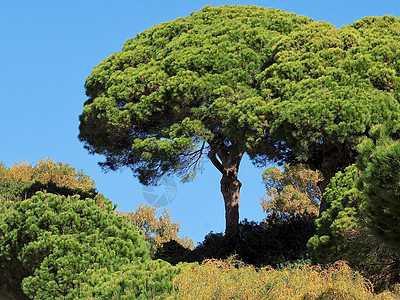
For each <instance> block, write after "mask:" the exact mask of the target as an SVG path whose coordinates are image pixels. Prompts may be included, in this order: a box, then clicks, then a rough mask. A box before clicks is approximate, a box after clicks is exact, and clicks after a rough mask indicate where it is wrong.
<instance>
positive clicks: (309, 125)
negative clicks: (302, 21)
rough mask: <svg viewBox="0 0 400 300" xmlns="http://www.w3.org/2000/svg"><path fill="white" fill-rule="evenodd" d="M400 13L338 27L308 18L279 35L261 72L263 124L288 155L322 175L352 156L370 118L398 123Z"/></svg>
mask: <svg viewBox="0 0 400 300" xmlns="http://www.w3.org/2000/svg"><path fill="white" fill-rule="evenodd" d="M399 35H400V19H399V18H394V17H392V16H385V17H368V18H364V19H362V20H360V21H357V22H355V23H354V24H353V25H349V26H344V27H343V28H341V29H336V28H335V27H334V26H333V25H331V24H329V23H325V22H315V23H310V24H308V25H307V26H305V27H304V28H303V30H302V31H296V32H292V33H291V34H289V35H288V36H287V37H285V38H282V39H281V40H280V41H279V42H278V43H277V45H276V47H275V48H274V57H273V64H272V65H271V66H269V67H268V68H266V69H265V71H263V72H262V73H261V74H260V75H259V76H258V77H257V80H258V82H259V83H260V89H261V90H262V92H261V93H262V94H263V95H264V96H265V97H267V98H268V99H270V101H269V102H268V106H267V108H266V110H265V111H266V114H267V115H268V121H269V126H268V129H269V131H270V133H271V134H272V135H274V136H275V138H276V139H278V140H280V141H282V143H281V147H282V148H281V150H282V151H281V154H282V155H283V156H284V159H285V160H286V161H289V162H299V161H300V162H304V163H307V164H308V165H310V166H311V167H312V168H315V169H319V170H321V172H322V173H323V175H324V177H325V182H324V183H323V185H322V186H321V187H322V190H324V188H325V186H326V185H327V184H328V182H329V180H330V178H331V177H332V176H333V175H334V174H335V173H336V172H337V171H338V170H343V169H344V168H345V167H346V166H348V165H350V164H351V163H353V162H354V160H355V156H356V154H357V152H356V146H357V144H358V143H359V142H360V141H361V139H362V137H363V136H365V135H367V134H368V131H369V129H370V128H371V127H372V126H373V125H374V124H379V123H385V124H387V128H388V129H389V130H390V131H391V132H393V131H396V130H398V129H399V117H400V114H399V112H400V108H399V100H400V98H399V95H400V94H399V93H400V80H399V77H398V73H399V72H400V36H399Z"/></svg>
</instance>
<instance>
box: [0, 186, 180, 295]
mask: <svg viewBox="0 0 400 300" xmlns="http://www.w3.org/2000/svg"><path fill="white" fill-rule="evenodd" d="M0 201H1V202H0V270H1V271H0V284H1V286H6V287H8V288H9V289H10V290H11V291H18V290H20V287H22V290H23V292H24V293H25V294H27V295H28V296H29V297H30V298H34V299H73V298H74V297H77V296H79V295H80V293H81V291H82V286H84V287H85V288H86V290H90V289H92V290H93V289H94V286H97V284H98V283H99V282H101V281H104V282H105V284H107V285H110V284H111V285H112V284H116V286H120V288H119V290H121V285H122V291H125V290H124V288H125V286H124V282H125V281H126V280H128V279H126V280H125V279H124V280H122V283H121V282H118V283H115V282H114V283H113V282H108V281H107V278H109V277H110V278H115V277H116V275H113V274H114V273H115V274H117V273H118V274H119V276H121V272H123V271H122V270H126V272H128V271H129V272H130V273H134V274H136V279H135V280H137V281H135V282H132V285H129V291H130V292H132V293H134V295H142V294H143V295H142V297H143V296H144V295H152V293H153V291H152V290H153V288H151V284H150V283H149V282H148V280H150V281H151V278H150V279H149V278H148V273H149V271H151V269H152V268H158V269H160V270H159V271H157V274H158V275H155V277H154V278H158V279H154V280H153V281H158V280H159V279H160V278H164V277H163V276H165V278H166V279H165V280H164V281H162V283H161V285H162V286H163V284H164V283H165V284H166V285H165V289H166V290H169V289H171V287H170V285H171V284H172V283H171V274H173V272H174V271H172V269H171V270H170V271H167V270H164V269H163V268H164V266H166V267H168V266H167V265H166V264H165V263H164V264H163V263H161V262H160V263H157V262H154V263H153V265H146V264H147V263H150V254H149V244H148V243H147V242H145V240H144V237H143V235H141V234H140V233H139V232H138V230H137V229H136V227H135V226H133V225H131V224H129V222H127V220H126V218H125V217H122V216H118V215H117V213H116V211H115V205H114V204H113V203H112V202H111V201H109V200H107V199H105V198H104V196H102V195H97V196H96V198H95V199H90V198H86V199H79V196H73V197H65V196H59V195H54V194H49V193H42V192H38V193H37V194H36V195H34V196H33V197H32V198H28V199H26V200H22V201H21V200H20V201H11V200H7V199H1V200H0ZM129 265H132V266H129ZM123 268H125V269H123ZM161 269H162V270H161ZM98 271H99V272H100V275H101V276H100V275H93V274H97V272H98ZM171 272H172V273H171ZM103 275H104V278H103ZM146 278H147V279H146ZM168 278H169V279H168ZM132 280H133V279H132ZM146 280H147V281H146ZM160 280H161V279H160ZM128 281H129V280H128ZM146 284H150V286H148V288H146ZM152 284H153V283H152ZM126 288H127V290H128V287H126ZM111 290H113V289H111ZM115 291H116V292H117V291H118V289H116V290H115ZM103 292H104V293H105V294H104V295H109V294H110V293H112V292H111V291H110V290H108V291H107V290H106V289H104V291H103ZM155 292H156V295H159V294H160V293H163V292H164V290H162V287H160V284H159V285H158V286H157V288H156V291H155ZM93 293H94V295H97V294H98V293H100V292H99V291H98V292H93ZM100 294H101V293H100ZM101 295H103V294H101Z"/></svg>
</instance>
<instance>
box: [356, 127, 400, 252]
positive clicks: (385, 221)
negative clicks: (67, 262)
mask: <svg viewBox="0 0 400 300" xmlns="http://www.w3.org/2000/svg"><path fill="white" fill-rule="evenodd" d="M371 131H372V138H371V139H368V140H365V141H364V142H363V143H362V144H361V145H360V147H359V150H360V156H359V159H358V162H357V166H358V168H359V169H360V170H361V178H360V183H359V188H360V189H361V190H362V191H363V193H364V195H365V202H364V205H363V209H364V211H365V213H366V221H367V226H368V228H369V229H370V230H371V232H372V233H373V234H374V235H375V236H376V237H378V238H379V239H380V240H381V241H383V242H384V243H385V244H387V245H388V246H389V247H390V248H391V249H392V250H393V251H394V252H395V253H396V254H397V255H400V241H399V236H400V201H399V200H400V141H399V139H398V137H397V139H396V140H393V139H391V138H390V137H389V135H388V133H387V131H386V129H385V128H384V127H383V126H376V127H374V128H373V129H372V130H371Z"/></svg>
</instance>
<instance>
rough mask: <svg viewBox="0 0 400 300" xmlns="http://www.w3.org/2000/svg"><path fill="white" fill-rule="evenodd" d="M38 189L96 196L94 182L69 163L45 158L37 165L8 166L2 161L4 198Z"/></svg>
mask: <svg viewBox="0 0 400 300" xmlns="http://www.w3.org/2000/svg"><path fill="white" fill-rule="evenodd" d="M38 190H47V191H49V192H54V193H59V194H65V193H66V194H68V195H71V196H72V195H74V194H78V193H79V194H81V195H82V196H92V197H93V196H94V195H95V186H94V181H93V180H92V179H91V178H90V177H89V176H88V175H85V174H84V173H83V171H82V170H79V171H77V170H76V169H75V168H73V167H71V166H70V165H69V164H68V163H66V164H64V163H62V162H58V163H56V162H55V161H54V160H52V159H50V158H45V159H42V160H40V161H39V162H38V163H37V164H36V165H32V164H29V163H27V162H19V163H15V164H13V165H12V166H10V167H6V166H5V165H4V163H0V194H1V196H2V197H6V198H7V197H8V198H10V199H11V200H15V199H14V198H15V197H17V198H18V197H22V198H25V197H30V196H32V195H33V194H34V193H35V192H36V191H38ZM63 192H65V193H63Z"/></svg>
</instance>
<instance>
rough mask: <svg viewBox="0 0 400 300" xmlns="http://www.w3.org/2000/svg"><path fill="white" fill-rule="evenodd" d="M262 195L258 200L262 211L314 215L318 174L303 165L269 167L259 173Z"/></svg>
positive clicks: (319, 174) (319, 178)
mask: <svg viewBox="0 0 400 300" xmlns="http://www.w3.org/2000/svg"><path fill="white" fill-rule="evenodd" d="M263 179H264V184H265V188H266V190H267V193H266V197H263V198H262V201H261V204H262V207H263V209H264V211H265V212H266V213H268V214H269V213H275V214H279V213H281V214H288V215H296V214H297V215H309V216H318V214H319V204H320V200H321V191H320V189H319V187H318V183H319V182H320V181H322V175H321V173H320V172H318V171H313V170H310V169H308V168H306V167H305V166H303V165H297V166H290V165H284V166H283V170H281V169H279V168H277V167H273V168H269V169H266V170H265V171H264V173H263Z"/></svg>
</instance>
